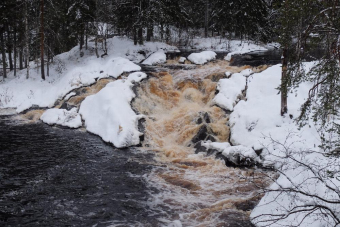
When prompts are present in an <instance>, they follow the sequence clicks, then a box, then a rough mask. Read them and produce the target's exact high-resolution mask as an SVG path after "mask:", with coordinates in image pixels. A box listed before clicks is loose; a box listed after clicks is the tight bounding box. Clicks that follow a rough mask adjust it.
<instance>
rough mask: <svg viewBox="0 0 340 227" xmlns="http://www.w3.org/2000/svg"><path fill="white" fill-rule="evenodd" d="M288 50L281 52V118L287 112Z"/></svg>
mask: <svg viewBox="0 0 340 227" xmlns="http://www.w3.org/2000/svg"><path fill="white" fill-rule="evenodd" d="M287 57H288V50H287V48H286V47H285V48H284V49H283V51H282V74H281V116H283V115H284V114H286V113H287V112H288V105H287V95H288V89H287V82H288V77H287V67H288V58H287Z"/></svg>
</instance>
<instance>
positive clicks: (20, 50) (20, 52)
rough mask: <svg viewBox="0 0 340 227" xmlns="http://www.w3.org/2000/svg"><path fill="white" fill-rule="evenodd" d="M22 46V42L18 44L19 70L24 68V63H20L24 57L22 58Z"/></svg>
mask: <svg viewBox="0 0 340 227" xmlns="http://www.w3.org/2000/svg"><path fill="white" fill-rule="evenodd" d="M22 52H23V47H22V44H21V45H20V49H19V68H20V70H22V69H23V68H24V65H23V64H22V63H23V61H24V59H23V54H22Z"/></svg>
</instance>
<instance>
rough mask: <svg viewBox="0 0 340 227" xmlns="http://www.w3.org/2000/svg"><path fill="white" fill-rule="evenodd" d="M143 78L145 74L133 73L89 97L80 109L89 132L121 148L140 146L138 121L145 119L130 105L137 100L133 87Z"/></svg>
mask: <svg viewBox="0 0 340 227" xmlns="http://www.w3.org/2000/svg"><path fill="white" fill-rule="evenodd" d="M144 78H146V74H145V73H141V72H136V73H132V74H130V75H129V76H128V78H127V79H122V80H117V81H114V82H111V83H109V84H107V85H106V87H105V88H103V89H102V90H101V91H99V92H98V93H97V94H95V95H91V96H88V97H87V98H86V99H85V100H84V101H83V102H82V104H81V106H80V109H79V113H80V114H81V116H82V118H83V119H84V120H85V126H86V129H87V130H88V131H89V132H92V133H94V134H97V135H99V136H100V137H102V139H103V140H104V141H106V142H111V143H113V145H114V146H115V147H118V148H121V147H128V146H133V145H137V144H139V137H140V136H141V135H142V134H141V133H140V132H139V131H138V120H139V119H140V118H142V117H143V116H142V115H136V114H135V112H134V111H133V110H132V108H131V105H130V102H131V100H132V99H133V98H134V97H135V93H134V92H133V91H132V87H133V86H134V84H135V83H138V82H140V81H141V80H142V79H144Z"/></svg>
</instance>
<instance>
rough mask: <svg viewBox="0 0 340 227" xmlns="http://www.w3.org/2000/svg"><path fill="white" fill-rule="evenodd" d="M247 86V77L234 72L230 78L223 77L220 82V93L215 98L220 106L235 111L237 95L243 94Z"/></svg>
mask: <svg viewBox="0 0 340 227" xmlns="http://www.w3.org/2000/svg"><path fill="white" fill-rule="evenodd" d="M245 86H246V78H245V77H244V76H243V75H242V74H241V73H234V74H233V75H232V76H231V77H230V78H229V79H221V80H220V81H219V82H218V85H217V90H219V93H218V94H217V95H216V96H215V98H214V99H213V102H214V103H215V104H217V105H218V106H220V107H222V108H224V109H226V110H230V111H233V110H234V105H235V104H236V101H237V97H238V96H239V95H240V94H242V91H243V90H244V89H245Z"/></svg>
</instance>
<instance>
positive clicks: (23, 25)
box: [0, 0, 272, 79]
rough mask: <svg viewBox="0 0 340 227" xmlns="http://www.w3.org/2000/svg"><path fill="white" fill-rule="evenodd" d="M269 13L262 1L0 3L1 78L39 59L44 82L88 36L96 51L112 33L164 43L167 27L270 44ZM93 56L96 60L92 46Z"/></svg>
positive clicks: (44, 0) (30, 0) (140, 41)
mask: <svg viewBox="0 0 340 227" xmlns="http://www.w3.org/2000/svg"><path fill="white" fill-rule="evenodd" d="M269 11H270V4H268V2H266V1H264V0H242V1H241V0H229V1H223V0H195V1H194V0H181V1H179V0H60V1H53V0H2V1H1V3H0V15H1V18H0V19H1V23H0V42H1V46H0V48H1V54H2V59H3V62H2V67H3V69H4V71H3V76H4V78H6V70H5V69H9V70H14V71H15V73H14V74H15V75H16V70H17V68H19V69H23V68H27V67H29V65H28V62H29V61H32V60H37V59H40V65H41V77H42V78H43V79H44V78H45V74H47V76H48V74H49V63H50V62H51V61H53V57H54V56H55V55H57V54H60V53H62V52H65V51H68V50H70V49H71V48H72V47H74V46H76V45H79V48H80V49H82V48H87V42H88V38H89V37H92V38H93V37H95V39H94V40H95V42H96V47H97V41H98V39H101V41H102V40H103V41H102V42H104V43H105V44H106V38H107V37H109V36H110V35H112V34H115V35H127V36H128V37H130V38H132V39H133V40H134V43H135V44H136V45H137V44H140V45H142V44H143V42H144V40H146V41H150V40H153V39H154V34H155V32H157V33H158V35H159V38H160V39H161V40H162V41H165V42H169V40H170V39H171V34H170V33H171V29H172V28H176V29H179V31H180V32H184V31H185V32H188V31H191V32H195V31H198V30H199V29H203V30H204V36H206V37H208V36H215V35H220V36H230V35H233V36H236V37H240V38H248V39H257V40H269V39H270V38H271V35H272V33H271V32H268V31H269V30H270V29H269V28H268V27H267V26H268V15H269ZM103 24H109V25H110V29H111V31H108V30H107V29H104V30H103V29H101V26H102V25H103ZM155 28H157V31H154V29H155ZM109 33H110V34H109ZM105 47H106V45H105ZM106 54H108V53H107V49H106V48H104V54H103V55H106ZM96 55H97V57H100V55H99V53H98V50H97V48H96ZM4 59H7V62H8V64H7V63H6V61H5V60H4ZM45 69H46V70H45ZM27 72H29V70H27ZM28 76H29V75H27V77H28Z"/></svg>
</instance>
